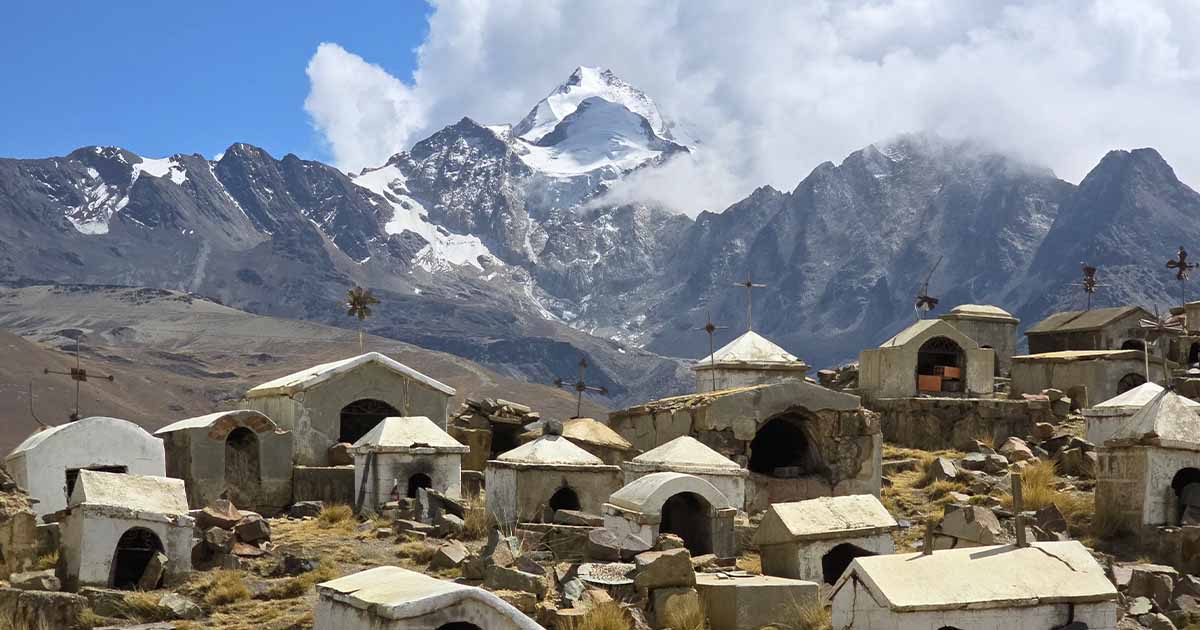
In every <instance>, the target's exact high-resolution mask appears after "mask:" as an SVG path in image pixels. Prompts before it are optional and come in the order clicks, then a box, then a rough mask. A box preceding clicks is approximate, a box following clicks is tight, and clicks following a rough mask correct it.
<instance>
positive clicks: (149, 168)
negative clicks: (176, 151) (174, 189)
mask: <svg viewBox="0 0 1200 630" xmlns="http://www.w3.org/2000/svg"><path fill="white" fill-rule="evenodd" d="M142 173H145V174H147V175H149V176H151V177H165V176H167V175H169V176H170V177H171V181H172V182H174V183H175V185H177V186H178V185H182V184H183V182H186V181H187V169H186V168H184V166H183V164H180V163H179V161H178V160H176V159H175V158H174V157H169V158H142V161H141V162H138V163H137V164H134V165H133V179H132V181H130V182H129V183H130V185H133V182H136V181H137V179H138V177H141V175H142Z"/></svg>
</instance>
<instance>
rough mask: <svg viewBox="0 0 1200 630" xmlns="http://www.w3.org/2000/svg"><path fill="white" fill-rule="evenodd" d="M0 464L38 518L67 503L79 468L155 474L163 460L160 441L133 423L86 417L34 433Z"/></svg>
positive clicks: (163, 465) (162, 471)
mask: <svg viewBox="0 0 1200 630" xmlns="http://www.w3.org/2000/svg"><path fill="white" fill-rule="evenodd" d="M5 467H6V468H7V469H8V472H9V474H11V475H12V477H13V480H14V481H16V482H17V485H19V486H21V488H22V489H24V490H25V491H26V492H28V493H29V496H31V497H32V498H34V499H36V500H37V503H35V504H34V506H33V511H34V512H36V513H37V515H38V516H39V517H42V516H45V515H47V514H52V513H54V512H57V511H59V510H61V509H63V508H65V507H67V499H68V497H70V495H71V492H72V491H73V490H74V489H75V483H76V479H78V477H79V473H80V471H82V470H99V471H104V472H113V473H129V474H133V475H157V476H160V477H161V476H164V475H165V474H166V458H165V454H164V451H163V443H162V440H160V439H158V438H156V437H154V436H153V435H150V434H149V433H148V432H146V430H145V429H143V428H141V427H139V426H138V425H136V424H134V423H132V422H129V421H127V420H121V419H119V418H105V417H101V416H92V417H89V418H84V419H82V420H77V421H75V422H68V423H67V424H60V425H58V426H56V427H50V428H47V429H42V430H41V431H38V432H37V433H34V434H33V435H31V436H29V437H28V438H26V439H25V441H24V442H21V444H20V445H18V446H17V448H15V449H13V451H12V452H11V453H9V454H8V457H7V458H5Z"/></svg>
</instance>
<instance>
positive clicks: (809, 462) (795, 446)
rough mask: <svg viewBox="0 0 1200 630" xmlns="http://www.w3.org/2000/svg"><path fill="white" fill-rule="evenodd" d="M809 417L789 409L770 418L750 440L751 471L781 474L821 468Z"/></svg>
mask: <svg viewBox="0 0 1200 630" xmlns="http://www.w3.org/2000/svg"><path fill="white" fill-rule="evenodd" d="M805 421H806V417H805V416H803V415H801V414H798V413H788V414H784V415H781V416H776V417H775V418H772V419H770V420H768V421H767V422H766V423H764V424H763V425H762V426H761V427H759V429H758V433H756V434H755V435H754V439H753V440H751V441H750V462H749V464H748V466H747V467H748V468H749V469H750V471H751V472H756V473H758V474H760V475H770V476H772V477H780V478H795V477H803V476H805V475H810V474H813V473H817V472H820V470H821V462H820V459H819V458H818V457H817V455H816V453H815V451H814V449H813V447H812V445H811V443H810V441H809V439H808V432H807V431H806V430H805V428H804V424H805Z"/></svg>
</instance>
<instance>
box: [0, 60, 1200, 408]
mask: <svg viewBox="0 0 1200 630" xmlns="http://www.w3.org/2000/svg"><path fill="white" fill-rule="evenodd" d="M676 135H677V134H673V127H672V124H671V123H670V122H669V120H668V119H667V118H666V117H665V116H663V114H662V113H661V112H660V111H659V109H658V107H657V106H656V105H655V104H654V102H653V101H652V100H651V99H650V98H649V97H648V96H647V95H645V94H643V93H641V92H640V91H638V90H636V89H635V88H633V87H632V86H630V85H628V84H627V83H625V82H624V81H621V80H620V79H619V78H617V77H616V76H615V75H614V74H613V73H612V72H609V71H606V70H596V69H591V68H580V69H578V70H576V72H575V73H573V74H572V76H571V77H570V78H569V79H568V80H567V81H566V82H565V83H564V84H563V85H562V86H559V87H558V88H556V89H555V90H553V91H552V92H551V94H550V95H549V96H548V97H546V98H545V99H543V100H542V101H541V102H539V103H538V104H536V105H535V106H534V107H533V109H532V110H531V111H530V113H529V115H528V116H526V117H525V118H524V119H523V120H522V121H520V122H519V123H517V124H516V125H513V126H510V125H507V124H481V123H478V122H476V121H474V120H472V119H470V118H463V119H461V120H460V121H458V122H457V123H455V124H453V125H449V126H447V127H445V128H443V129H441V130H439V131H437V132H436V133H433V134H432V135H430V136H429V137H428V138H426V139H424V140H421V141H420V142H417V143H416V144H414V145H413V146H412V147H411V148H410V149H409V150H407V151H404V152H402V153H399V154H397V155H395V156H393V157H392V158H391V159H389V160H388V161H387V163H385V164H383V165H380V166H379V167H376V168H370V169H365V170H363V171H362V172H360V173H358V174H354V175H348V174H345V173H342V172H340V171H338V170H337V169H335V168H333V167H330V166H327V165H325V164H322V163H319V162H314V161H308V160H302V159H300V158H298V157H296V156H294V155H287V156H284V157H283V158H282V159H276V158H274V157H273V156H271V155H269V154H267V152H266V151H263V150H262V149H259V148H257V147H254V146H252V145H249V144H242V143H238V144H234V145H231V146H230V147H229V148H228V149H227V150H226V151H225V152H224V153H223V154H222V155H221V156H220V158H219V159H217V160H208V159H205V158H204V157H202V156H200V155H186V154H177V155H173V156H170V157H166V158H160V159H150V158H146V157H143V156H138V155H136V154H134V153H132V152H129V151H126V150H124V149H119V148H115V147H85V148H82V149H79V150H77V151H74V152H72V153H71V154H69V155H67V156H64V157H59V158H47V159H39V160H25V159H0V281H3V282H6V283H16V284H32V283H45V282H57V283H107V284H123V285H137V286H150V287H161V288H171V289H183V290H187V291H193V292H198V293H202V294H205V295H208V296H212V297H215V298H217V299H219V300H221V301H223V302H225V303H227V304H230V305H233V306H237V307H239V308H242V309H245V310H249V311H252V312H257V313H263V314H271V315H284V316H288V317H293V318H296V317H298V318H308V319H313V320H318V321H322V322H329V323H334V324H341V325H346V324H349V323H350V322H348V321H347V320H346V318H345V315H344V312H343V311H342V309H341V308H340V306H339V305H340V300H341V298H342V296H343V295H344V292H345V290H346V288H348V287H349V286H352V285H354V284H360V285H365V286H370V287H372V288H373V289H375V291H376V293H377V294H378V295H379V296H380V297H381V298H382V299H383V301H384V304H383V305H381V307H380V308H379V309H378V311H377V313H378V315H377V316H376V317H375V318H373V319H372V320H369V321H368V322H367V326H368V328H369V329H370V330H371V331H372V332H375V333H377V334H382V335H387V336H390V337H394V338H397V339H401V340H404V341H409V342H413V343H417V344H420V345H423V346H426V347H429V348H432V349H438V350H444V351H447V352H451V353H454V354H458V355H460V356H464V357H467V358H470V359H473V360H476V361H478V362H481V363H484V364H486V365H488V366H489V367H493V368H495V369H497V370H499V371H501V372H502V373H504V374H508V375H514V376H519V377H522V378H526V379H529V380H533V381H539V382H549V381H551V380H552V379H553V378H554V377H556V376H570V375H572V374H573V373H574V370H575V365H576V363H577V362H578V360H579V357H580V355H581V354H582V355H584V356H586V357H587V358H588V360H589V362H590V363H591V365H592V366H593V368H592V369H591V370H589V373H588V380H589V382H594V383H596V384H600V385H604V386H606V387H608V388H609V390H610V391H611V392H612V393H611V395H610V397H609V399H608V402H609V403H611V404H621V403H630V402H637V401H640V400H644V399H646V398H649V397H653V396H661V395H666V394H671V393H680V392H683V391H687V390H688V389H689V388H690V387H691V378H690V375H689V373H688V371H687V369H686V367H685V365H684V363H682V362H681V361H678V360H676V359H672V358H668V357H697V356H701V355H703V354H705V352H706V349H707V346H708V339H707V337H706V336H705V335H703V334H702V333H697V332H695V329H696V327H697V326H699V325H702V324H703V323H704V321H705V320H706V318H707V317H708V316H709V315H710V314H711V316H712V318H713V319H714V321H716V322H717V323H719V324H724V325H727V326H729V327H730V328H729V329H728V330H726V331H723V333H719V334H718V339H717V340H716V341H717V342H718V343H721V342H722V341H723V340H728V339H732V338H733V336H735V335H736V334H738V333H740V332H741V331H742V330H743V329H744V327H745V322H744V313H745V294H744V292H740V291H736V290H734V289H733V287H732V286H731V285H732V284H733V283H734V282H735V281H738V280H743V279H744V278H745V277H746V274H747V273H750V274H752V275H753V277H754V279H755V281H757V282H763V283H765V284H767V285H768V287H767V288H766V289H762V290H759V291H756V292H755V294H754V299H755V308H754V313H755V322H754V328H755V330H757V331H759V332H761V333H762V334H764V335H766V336H768V337H770V338H771V339H772V340H774V341H776V342H777V343H780V344H781V345H782V346H783V347H784V348H786V349H788V350H789V351H790V352H792V353H793V354H795V355H797V356H799V357H801V358H803V359H805V360H806V361H808V362H809V363H810V364H813V365H816V366H825V365H828V364H830V363H833V362H837V361H841V360H846V359H851V358H853V357H854V356H856V354H857V352H858V351H859V350H860V349H861V348H863V347H868V346H871V345H874V344H877V343H878V342H880V341H882V340H883V339H885V338H887V337H888V336H890V335H891V334H893V333H895V332H896V331H897V330H899V329H900V328H901V327H903V326H905V325H907V324H908V323H910V322H911V321H912V319H913V317H914V315H913V311H912V297H913V294H914V291H915V289H916V286H917V284H918V283H919V282H920V279H921V278H922V277H923V276H924V274H925V272H926V271H927V269H928V268H929V267H930V266H931V265H932V264H933V262H934V261H935V260H937V259H938V257H940V256H944V257H945V259H944V261H943V262H942V264H941V266H940V267H939V271H938V273H937V274H935V275H934V277H933V281H932V284H931V289H932V292H933V294H934V295H936V296H938V297H940V298H941V300H942V304H943V305H944V306H945V307H947V308H949V307H952V306H954V305H955V304H959V303H965V302H989V303H995V304H998V305H1000V306H1003V307H1005V308H1007V309H1008V310H1010V311H1013V312H1015V313H1016V314H1018V315H1019V316H1020V317H1021V318H1022V319H1023V321H1024V323H1025V324H1031V323H1033V322H1034V321H1036V320H1037V319H1038V318H1040V317H1041V316H1042V315H1044V314H1046V313H1047V312H1049V311H1050V310H1051V309H1056V308H1070V307H1074V306H1078V305H1079V304H1078V303H1076V302H1075V301H1074V300H1076V299H1077V298H1078V295H1077V292H1076V291H1075V289H1074V288H1072V286H1071V285H1072V284H1073V283H1075V281H1076V277H1075V276H1076V274H1077V273H1078V261H1079V260H1081V259H1086V260H1088V261H1089V262H1092V263H1093V264H1098V265H1100V266H1101V274H1104V275H1105V279H1104V282H1105V283H1106V284H1108V285H1109V286H1108V287H1107V288H1106V292H1105V293H1104V294H1103V295H1101V294H1098V296H1097V297H1098V298H1099V299H1098V301H1099V302H1100V303H1104V304H1107V303H1119V302H1122V301H1125V300H1137V301H1140V302H1142V303H1147V304H1150V303H1153V302H1155V301H1160V302H1163V303H1168V302H1171V303H1173V302H1174V301H1175V300H1177V299H1178V287H1176V286H1173V285H1172V283H1170V282H1169V278H1167V277H1166V276H1164V277H1163V278H1158V277H1157V276H1154V274H1153V273H1152V271H1150V267H1147V266H1146V265H1147V263H1146V261H1147V260H1157V259H1158V258H1162V259H1164V260H1165V258H1166V257H1167V256H1169V255H1170V254H1171V253H1172V252H1173V251H1174V248H1175V247H1176V246H1178V245H1179V244H1180V243H1182V244H1185V245H1187V244H1189V243H1195V242H1196V241H1197V240H1200V230H1197V229H1193V228H1192V227H1189V226H1193V225H1197V224H1200V223H1198V222H1197V221H1196V219H1197V218H1198V217H1200V195H1198V194H1197V193H1196V192H1194V191H1192V190H1191V189H1190V188H1188V187H1187V186H1185V185H1184V184H1182V183H1181V182H1179V180H1178V179H1177V178H1175V176H1174V173H1173V172H1172V171H1171V169H1170V167H1169V166H1168V165H1167V164H1166V162H1165V161H1163V160H1162V158H1161V156H1158V154H1157V153H1155V152H1154V151H1153V150H1137V151H1133V152H1113V153H1111V154H1109V155H1108V156H1106V157H1105V158H1104V159H1103V160H1102V161H1101V162H1100V165H1099V166H1097V167H1096V169H1095V170H1094V171H1093V173H1092V174H1090V175H1089V176H1088V177H1087V178H1086V179H1085V180H1084V181H1083V182H1082V183H1081V185H1080V186H1078V187H1077V186H1074V185H1072V184H1070V183H1067V182H1064V181H1062V180H1060V179H1058V178H1057V177H1055V176H1054V174H1053V173H1052V172H1050V171H1049V170H1048V169H1045V168H1042V167H1039V166H1037V165H1032V164H1029V163H1027V162H1025V161H1022V160H1018V159H1014V158H1012V157H1009V156H1006V155H1003V154H1000V153H997V152H995V151H992V150H989V149H988V148H987V147H984V146H980V145H978V144H976V143H972V142H960V141H948V140H944V139H940V138H937V137H933V136H929V135H923V134H915V135H910V136H903V137H900V138H896V139H893V140H890V141H887V142H883V143H880V144H879V145H878V146H875V145H872V146H868V147H866V148H863V149H861V150H859V151H855V152H853V153H851V154H850V155H848V156H846V157H845V159H843V160H842V161H841V163H840V164H834V163H832V162H827V163H824V164H821V165H819V166H818V167H817V168H815V169H814V170H813V171H812V172H811V173H810V174H808V175H807V176H806V177H803V178H802V179H801V178H800V177H799V175H800V174H797V178H798V179H799V180H800V181H799V184H798V185H797V186H796V187H795V188H794V189H793V190H791V191H790V192H783V191H779V190H775V189H774V188H771V187H769V186H764V187H761V188H759V189H758V190H755V191H753V192H752V193H751V194H750V195H749V196H747V197H746V198H745V199H743V200H741V201H739V202H737V203H735V204H733V205H732V206H730V207H729V208H727V209H726V210H724V211H723V212H721V213H703V214H701V215H700V216H699V217H697V218H696V219H694V220H693V219H690V218H688V217H686V216H683V215H679V214H674V213H672V212H669V211H667V210H665V209H663V208H660V207H657V206H655V205H653V204H646V203H632V204H625V205H620V206H612V205H606V204H605V203H604V193H605V191H606V190H607V189H608V187H609V186H610V185H611V184H612V183H613V182H615V181H617V180H620V179H621V178H623V177H626V176H627V175H628V174H629V173H631V172H634V171H637V170H639V169H654V168H658V167H659V165H661V164H663V163H664V162H666V161H669V160H670V159H672V157H673V156H675V155H678V154H680V153H682V152H684V151H690V150H704V149H703V148H702V145H694V144H693V143H692V142H691V141H681V140H679V139H677V138H676V137H674V136H676ZM686 145H692V146H699V147H700V148H695V149H693V148H689V146H686ZM1164 239H1171V240H1170V242H1169V243H1166V242H1165V241H1164ZM1176 241H1179V242H1176ZM1153 266H1154V267H1158V266H1160V265H1157V264H1154V265H1153ZM655 353H660V354H655ZM663 355H666V356H663Z"/></svg>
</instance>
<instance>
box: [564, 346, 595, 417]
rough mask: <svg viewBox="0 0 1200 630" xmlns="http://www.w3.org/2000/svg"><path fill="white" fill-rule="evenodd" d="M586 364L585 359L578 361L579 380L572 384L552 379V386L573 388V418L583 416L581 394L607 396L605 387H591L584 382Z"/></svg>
mask: <svg viewBox="0 0 1200 630" xmlns="http://www.w3.org/2000/svg"><path fill="white" fill-rule="evenodd" d="M587 368H588V362H587V359H586V358H583V359H579V380H577V381H575V382H574V383H568V382H566V381H564V380H562V379H561V378H556V379H554V385H555V386H557V387H567V388H573V389H574V390H575V417H576V418H579V417H582V416H583V392H596V393H598V394H607V393H608V388H607V387H592V386H591V385H588V384H587V381H585V380H584V375H585V374H586V372H587Z"/></svg>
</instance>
